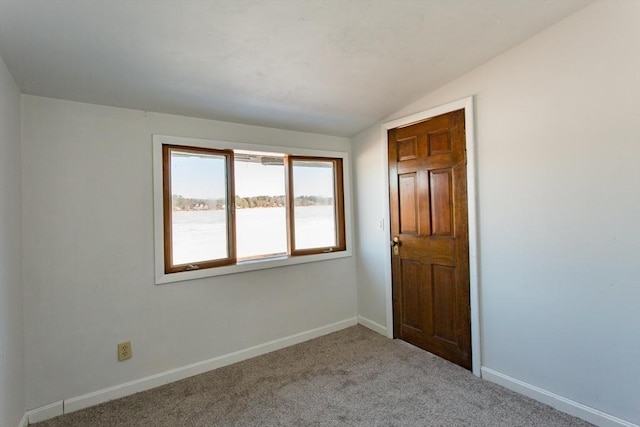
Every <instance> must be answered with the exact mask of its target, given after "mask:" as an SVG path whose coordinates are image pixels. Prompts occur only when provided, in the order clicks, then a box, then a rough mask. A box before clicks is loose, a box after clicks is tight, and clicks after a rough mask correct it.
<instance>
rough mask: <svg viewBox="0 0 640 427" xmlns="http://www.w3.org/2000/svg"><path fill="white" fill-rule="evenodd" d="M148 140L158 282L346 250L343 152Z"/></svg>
mask: <svg viewBox="0 0 640 427" xmlns="http://www.w3.org/2000/svg"><path fill="white" fill-rule="evenodd" d="M154 147H155V148H154V150H155V152H159V154H158V153H156V156H159V157H161V161H158V160H159V159H157V158H156V166H155V174H156V197H157V195H158V188H157V186H158V185H157V184H158V182H157V181H161V184H160V186H161V194H162V209H161V215H158V212H157V210H158V209H157V206H158V203H157V201H156V240H161V241H162V245H161V246H162V247H161V250H162V256H161V257H158V252H159V249H158V242H156V258H157V260H158V261H160V258H161V261H162V262H161V263H162V266H161V267H162V269H161V271H158V266H156V267H157V268H156V276H157V282H158V283H162V282H165V281H175V280H184V279H187V278H195V277H204V276H209V275H218V274H228V273H232V272H236V271H246V270H248V269H249V270H253V269H257V268H269V267H272V266H279V265H286V264H290V263H299V262H310V261H315V260H321V259H330V258H334V257H336V256H335V255H336V254H339V253H341V252H344V254H343V256H348V255H350V252H348V251H347V237H346V217H347V216H346V215H345V192H344V186H345V185H344V160H345V158H346V153H342V152H335V153H333V152H330V153H326V152H322V153H318V152H315V151H311V150H295V152H291V151H293V150H291V149H283V150H282V151H280V150H278V151H273V150H274V149H275V148H277V147H269V146H252V145H249V144H236V143H223V142H203V141H193V140H184V139H180V140H177V139H176V138H172V137H155V136H154ZM264 149H268V150H269V151H266V150H264ZM284 150H286V151H284ZM157 163H160V164H161V167H158V165H157ZM158 169H161V170H158ZM158 176H161V179H158ZM157 198H158V197H157ZM159 222H161V235H160V233H159V232H158V225H159V224H158V223H159ZM331 255H333V256H331ZM307 258H308V260H307ZM301 260H302V261H301ZM274 261H276V262H274ZM283 261H284V262H283ZM157 264H158V262H157ZM238 267H242V268H238ZM205 270H206V272H204V271H205ZM195 272H198V273H197V274H195ZM220 272H221V273H220ZM168 276H179V277H181V278H180V279H172V278H169V277H168Z"/></svg>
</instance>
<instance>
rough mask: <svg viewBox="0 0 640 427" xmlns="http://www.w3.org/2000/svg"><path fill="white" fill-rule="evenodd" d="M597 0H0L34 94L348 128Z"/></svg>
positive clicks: (22, 79)
mask: <svg viewBox="0 0 640 427" xmlns="http://www.w3.org/2000/svg"><path fill="white" fill-rule="evenodd" d="M588 2H589V0H562V1H560V0H555V1H553V0H414V1H411V0H405V1H402V0H377V1H376V0H236V1H227V0H211V1H192V0H189V1H187V0H182V1H159V0H135V1H120V0H117V1H116V0H104V1H89V0H80V1H75V0H73V1H70V0H61V1H51V0H45V1H43V0H30V1H23V0H18V1H15V0H0V55H1V56H2V58H3V59H4V61H5V63H6V64H7V67H8V68H9V70H10V72H11V74H12V75H13V77H14V79H15V81H16V83H17V84H18V86H19V88H20V90H21V91H22V92H23V93H25V94H32V95H40V96H47V97H52V98H61V99H68V100H74V101H82V102H89V103H95V104H103V105H110V106H116V107H126V108H134V109H141V110H148V111H156V112H163V113H171V114H179V115H186V116H193V117H202V118H209V119H217V120H225V121H232V122H240V123H248V124H254V125H263V126H269V127H276V128H283V129H294V130H302V131H308V132H318V133H325V134H330V135H341V136H351V135H354V134H356V133H357V132H359V131H361V130H362V129H364V128H366V127H368V126H370V125H372V124H373V123H375V122H377V121H379V120H380V119H382V118H384V117H385V116H387V115H389V114H391V113H392V112H394V111H396V110H398V109H400V108H401V107H403V106H405V105H407V104H409V103H411V102H412V101H415V100H416V99H418V98H420V97H422V96H423V95H425V94H427V93H429V92H430V91H432V90H434V89H436V88H438V87H440V86H442V85H443V84H445V83H447V82H449V81H451V80H453V79H455V78H457V77H459V76H461V75H462V74H464V73H466V72H468V71H470V70H471V69H473V68H475V67H477V66H478V65H480V64H482V63H483V62H486V61H487V60H489V59H491V58H492V57H494V56H496V55H498V54H499V53H501V52H503V51H505V50H507V49H509V48H511V47H513V46H515V45H517V44H518V43H520V42H522V41H524V40H525V39H527V38H529V37H531V36H532V35H534V34H536V33H537V32H540V31H541V30H543V29H544V28H546V27H548V26H550V25H552V24H554V23H555V22H557V21H559V20H560V19H562V18H563V17H565V16H567V15H569V14H571V13H573V12H574V11H576V10H577V9H579V8H581V7H583V6H584V5H586V4H587V3H588Z"/></svg>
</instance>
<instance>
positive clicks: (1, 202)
mask: <svg viewBox="0 0 640 427" xmlns="http://www.w3.org/2000/svg"><path fill="white" fill-rule="evenodd" d="M21 213H22V190H21V176H20V92H19V91H18V87H17V86H16V85H15V83H14V81H13V78H12V77H11V74H9V70H7V67H6V65H5V63H4V61H3V60H2V58H0V425H2V426H17V425H18V423H19V422H20V419H21V418H22V416H23V415H24V410H25V405H24V403H25V402H24V378H25V377H24V364H23V357H24V351H23V349H24V346H23V320H22V218H21Z"/></svg>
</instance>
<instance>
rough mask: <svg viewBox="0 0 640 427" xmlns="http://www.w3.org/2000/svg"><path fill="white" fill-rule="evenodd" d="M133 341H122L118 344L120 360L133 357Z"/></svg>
mask: <svg viewBox="0 0 640 427" xmlns="http://www.w3.org/2000/svg"><path fill="white" fill-rule="evenodd" d="M131 356H132V354H131V341H127V342H121V343H120V344H118V360H119V361H123V360H127V359H131Z"/></svg>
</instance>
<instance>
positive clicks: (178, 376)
mask: <svg viewBox="0 0 640 427" xmlns="http://www.w3.org/2000/svg"><path fill="white" fill-rule="evenodd" d="M357 324H358V318H357V317H351V318H348V319H345V320H341V321H340V322H336V323H332V324H329V325H325V326H321V327H319V328H315V329H311V330H309V331H305V332H300V333H298V334H294V335H290V336H288V337H284V338H280V339H277V340H274V341H269V342H266V343H264V344H259V345H256V346H254V347H249V348H246V349H244V350H239V351H235V352H233V353H229V354H225V355H222V356H218V357H214V358H213V359H209V360H204V361H202V362H197V363H193V364H191V365H187V366H183V367H180V368H176V369H171V370H169V371H166V372H161V373H159V374H155V375H151V376H149V377H145V378H141V379H138V380H134V381H129V382H127V383H124V384H119V385H117V386H113V387H109V388H105V389H102V390H98V391H94V392H92V393H87V394H84V395H82V396H77V397H72V398H70V399H66V400H64V401H63V402H57V403H55V404H51V405H47V406H43V407H41V408H37V409H34V410H32V411H29V412H28V414H29V422H32V423H33V422H37V421H44V420H46V419H49V418H53V417H55V416H57V415H62V413H65V414H68V413H70V412H74V411H77V410H80V409H84V408H88V407H90V406H94V405H98V404H100V403H104V402H108V401H109V400H114V399H118V398H121V397H124V396H129V395H131V394H134V393H139V392H141V391H145V390H149V389H152V388H155V387H158V386H161V385H164V384H168V383H171V382H174V381H178V380H182V379H185V378H188V377H192V376H194V375H198V374H202V373H204V372H207V371H210V370H212V369H217V368H221V367H223V366H227V365H231V364H233V363H237V362H241V361H243V360H247V359H251V358H253V357H256V356H260V355H263V354H266V353H270V352H272V351H275V350H279V349H281V348H285V347H289V346H292V345H295V344H299V343H301V342H304V341H308V340H310V339H313V338H318V337H321V336H323V335H327V334H330V333H332V332H336V331H339V330H341V329H344V328H348V327H350V326H355V325H357ZM53 405H58V406H56V411H53ZM49 407H51V408H50V409H51V410H47V408H49ZM58 408H59V411H58ZM31 414H33V415H34V418H32V416H31Z"/></svg>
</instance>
